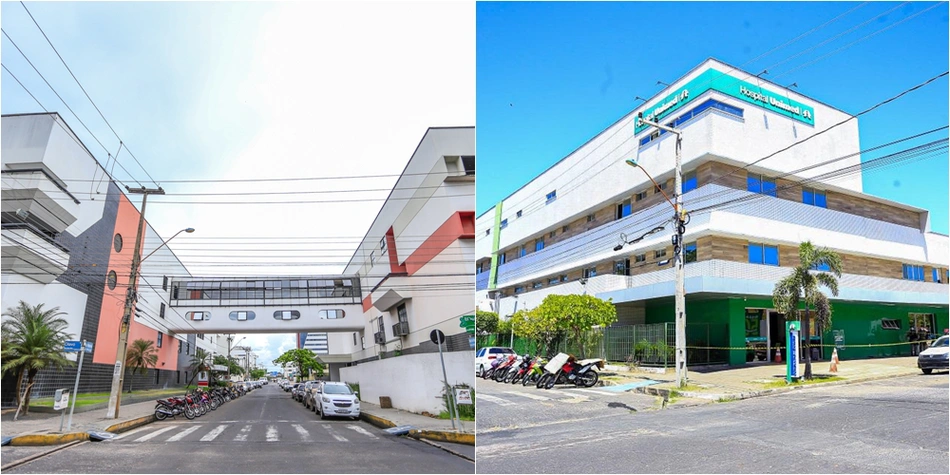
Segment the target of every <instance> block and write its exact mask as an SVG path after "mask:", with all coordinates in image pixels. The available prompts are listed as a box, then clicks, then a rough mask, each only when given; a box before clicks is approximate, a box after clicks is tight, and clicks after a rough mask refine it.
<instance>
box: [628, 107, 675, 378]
mask: <svg viewBox="0 0 950 475" xmlns="http://www.w3.org/2000/svg"><path fill="white" fill-rule="evenodd" d="M637 120H638V121H639V122H640V123H642V124H646V125H649V126H651V127H656V128H658V129H660V130H664V131H666V132H669V133H671V134H674V135H676V147H675V149H676V166H675V169H674V170H675V172H674V173H675V174H674V179H673V192H674V193H675V201H676V203H675V204H674V205H673V209H674V212H675V214H674V216H673V220H674V223H675V225H676V228H675V229H674V234H673V262H674V263H675V265H676V294H675V297H674V302H675V320H674V321H675V322H676V386H677V387H683V386H685V385H686V379H687V375H686V272H685V270H684V268H683V266H684V264H685V260H684V256H683V235H684V234H685V233H686V212H685V210H683V157H682V146H683V135H682V131H681V130H680V129H677V128H674V127H670V126H667V125H663V124H659V123H657V122H655V121H651V120H647V119H644V118H643V113H642V112H641V113H639V114H638V115H637ZM627 164H628V165H631V166H638V165H637V162H636V161H635V160H632V159H630V160H627ZM651 180H652V178H651ZM661 191H662V190H661Z"/></svg>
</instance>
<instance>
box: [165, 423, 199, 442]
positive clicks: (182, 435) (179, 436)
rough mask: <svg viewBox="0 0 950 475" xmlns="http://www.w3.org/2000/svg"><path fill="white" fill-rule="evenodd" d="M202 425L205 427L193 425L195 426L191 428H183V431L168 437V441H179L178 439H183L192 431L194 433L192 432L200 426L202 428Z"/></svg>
mask: <svg viewBox="0 0 950 475" xmlns="http://www.w3.org/2000/svg"><path fill="white" fill-rule="evenodd" d="M202 427H203V426H193V427H190V428H188V429H185V430H183V431H181V432H179V433H177V434H175V435H173V436H171V437H169V438H168V442H177V441H179V440H181V439H184V438H185V437H186V436H187V435H188V434H190V433H192V432H194V431H196V430H198V429H200V428H202Z"/></svg>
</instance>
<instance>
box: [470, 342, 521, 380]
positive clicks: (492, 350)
mask: <svg viewBox="0 0 950 475" xmlns="http://www.w3.org/2000/svg"><path fill="white" fill-rule="evenodd" d="M513 354H515V350H512V349H511V348H502V347H498V346H486V347H485V348H479V350H478V351H477V352H476V353H475V374H477V375H479V376H481V375H482V373H484V372H485V370H487V369H489V368H491V364H492V361H495V359H496V358H498V357H507V356H508V355H513Z"/></svg>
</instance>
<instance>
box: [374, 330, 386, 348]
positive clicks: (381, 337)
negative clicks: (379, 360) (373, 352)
mask: <svg viewBox="0 0 950 475" xmlns="http://www.w3.org/2000/svg"><path fill="white" fill-rule="evenodd" d="M373 340H375V341H376V344H378V345H385V344H386V334H385V333H383V332H376V333H373Z"/></svg>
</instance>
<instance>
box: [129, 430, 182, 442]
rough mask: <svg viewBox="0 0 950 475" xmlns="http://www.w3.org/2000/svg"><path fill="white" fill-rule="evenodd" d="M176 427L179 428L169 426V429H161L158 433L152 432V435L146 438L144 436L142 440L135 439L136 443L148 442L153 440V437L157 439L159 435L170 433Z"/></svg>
mask: <svg viewBox="0 0 950 475" xmlns="http://www.w3.org/2000/svg"><path fill="white" fill-rule="evenodd" d="M176 427H178V426H169V427H166V428H164V429H159V430H157V431H155V432H152V433H151V434H149V435H146V436H144V437H140V438H138V439H135V441H136V442H145V441H146V440H149V439H151V438H153V437H157V436H158V435H159V434H161V433H163V432H168V431H170V430H172V429H174V428H176Z"/></svg>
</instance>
